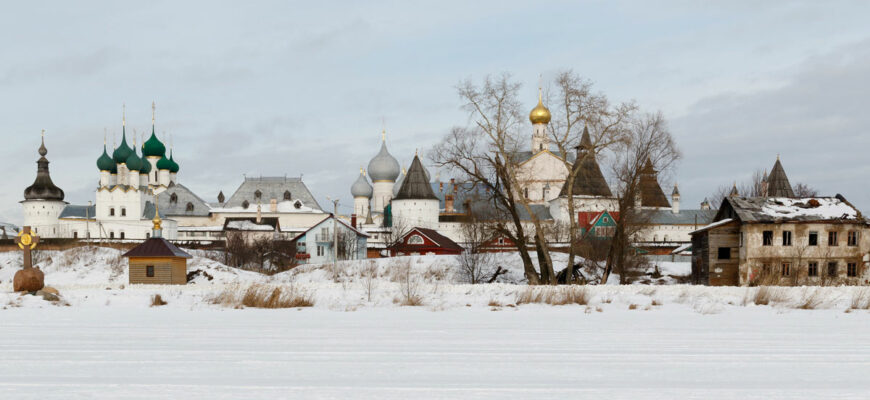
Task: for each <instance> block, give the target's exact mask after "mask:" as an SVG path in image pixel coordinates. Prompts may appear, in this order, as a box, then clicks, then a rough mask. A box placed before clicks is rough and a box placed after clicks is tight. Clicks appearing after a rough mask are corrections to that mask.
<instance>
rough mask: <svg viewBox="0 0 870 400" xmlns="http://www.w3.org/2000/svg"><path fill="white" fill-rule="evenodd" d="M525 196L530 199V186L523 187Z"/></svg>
mask: <svg viewBox="0 0 870 400" xmlns="http://www.w3.org/2000/svg"><path fill="white" fill-rule="evenodd" d="M523 197H525V198H526V200H528V199H529V188H524V189H523Z"/></svg>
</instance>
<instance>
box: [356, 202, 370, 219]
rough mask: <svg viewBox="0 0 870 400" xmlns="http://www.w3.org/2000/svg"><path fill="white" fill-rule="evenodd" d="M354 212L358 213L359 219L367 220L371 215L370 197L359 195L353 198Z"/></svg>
mask: <svg viewBox="0 0 870 400" xmlns="http://www.w3.org/2000/svg"><path fill="white" fill-rule="evenodd" d="M353 213H354V214H356V217H357V219H358V220H362V221H365V219H366V216H368V215H369V199H368V197H363V196H358V197H354V198H353Z"/></svg>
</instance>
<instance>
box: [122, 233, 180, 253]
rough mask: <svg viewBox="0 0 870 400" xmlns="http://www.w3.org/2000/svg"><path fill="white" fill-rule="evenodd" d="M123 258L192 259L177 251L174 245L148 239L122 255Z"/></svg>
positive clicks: (162, 240)
mask: <svg viewBox="0 0 870 400" xmlns="http://www.w3.org/2000/svg"><path fill="white" fill-rule="evenodd" d="M124 257H181V258H193V256H191V255H190V254H187V253H186V252H184V250H181V249H179V248H178V247H176V246H175V245H174V244H172V243H169V242H168V241H166V239H163V238H159V237H157V238H154V237H153V238H150V239H148V240H146V241H144V242H142V244H140V245H138V246H136V247H134V248H132V249H131V250H130V251H128V252H126V253H124Z"/></svg>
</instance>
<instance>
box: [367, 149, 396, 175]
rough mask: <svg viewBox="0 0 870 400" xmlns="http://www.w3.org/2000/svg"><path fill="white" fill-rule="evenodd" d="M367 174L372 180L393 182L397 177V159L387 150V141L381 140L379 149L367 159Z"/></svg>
mask: <svg viewBox="0 0 870 400" xmlns="http://www.w3.org/2000/svg"><path fill="white" fill-rule="evenodd" d="M368 171H369V176H370V177H371V178H372V182H377V181H387V182H395V181H396V178H397V177H399V161H397V160H396V158H395V157H393V156H392V155H390V152H389V151H387V142H386V141H382V142H381V151H379V152H378V155H376V156H375V158H372V160H371V161H369V169H368Z"/></svg>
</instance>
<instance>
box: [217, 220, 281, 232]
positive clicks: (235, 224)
mask: <svg viewBox="0 0 870 400" xmlns="http://www.w3.org/2000/svg"><path fill="white" fill-rule="evenodd" d="M227 228H229V229H237V230H240V231H273V230H275V228H274V227H272V226H270V225H262V224H257V223H255V222H251V221H248V220H240V221H228V222H227Z"/></svg>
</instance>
